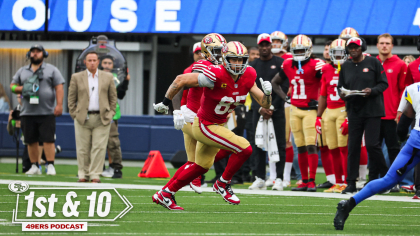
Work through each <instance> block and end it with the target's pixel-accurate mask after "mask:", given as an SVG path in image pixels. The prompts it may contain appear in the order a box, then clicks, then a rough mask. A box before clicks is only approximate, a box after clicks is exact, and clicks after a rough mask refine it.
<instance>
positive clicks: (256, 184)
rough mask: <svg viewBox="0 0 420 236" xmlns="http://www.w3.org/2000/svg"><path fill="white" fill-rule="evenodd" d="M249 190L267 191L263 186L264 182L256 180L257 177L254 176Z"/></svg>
mask: <svg viewBox="0 0 420 236" xmlns="http://www.w3.org/2000/svg"><path fill="white" fill-rule="evenodd" d="M248 189H250V190H265V189H267V187H266V186H265V183H264V180H263V179H260V178H258V177H257V176H255V181H254V183H252V184H251V186H249V188H248Z"/></svg>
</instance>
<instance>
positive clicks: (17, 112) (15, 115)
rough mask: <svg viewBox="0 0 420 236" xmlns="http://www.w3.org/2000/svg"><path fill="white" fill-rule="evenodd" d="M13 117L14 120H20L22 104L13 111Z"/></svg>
mask: <svg viewBox="0 0 420 236" xmlns="http://www.w3.org/2000/svg"><path fill="white" fill-rule="evenodd" d="M12 119H13V120H20V105H17V106H16V107H15V109H13V112H12Z"/></svg>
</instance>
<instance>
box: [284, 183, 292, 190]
mask: <svg viewBox="0 0 420 236" xmlns="http://www.w3.org/2000/svg"><path fill="white" fill-rule="evenodd" d="M290 186H292V185H291V184H290V181H283V188H289V187H290Z"/></svg>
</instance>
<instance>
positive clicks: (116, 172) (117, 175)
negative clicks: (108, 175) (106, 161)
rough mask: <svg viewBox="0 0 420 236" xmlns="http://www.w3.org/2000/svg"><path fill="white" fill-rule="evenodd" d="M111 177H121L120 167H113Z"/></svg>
mask: <svg viewBox="0 0 420 236" xmlns="http://www.w3.org/2000/svg"><path fill="white" fill-rule="evenodd" d="M112 178H113V179H121V178H122V171H121V170H120V169H114V175H113V176H112Z"/></svg>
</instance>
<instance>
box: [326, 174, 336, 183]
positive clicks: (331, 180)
mask: <svg viewBox="0 0 420 236" xmlns="http://www.w3.org/2000/svg"><path fill="white" fill-rule="evenodd" d="M327 180H328V181H329V182H330V183H332V184H336V183H335V175H328V176H327Z"/></svg>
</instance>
